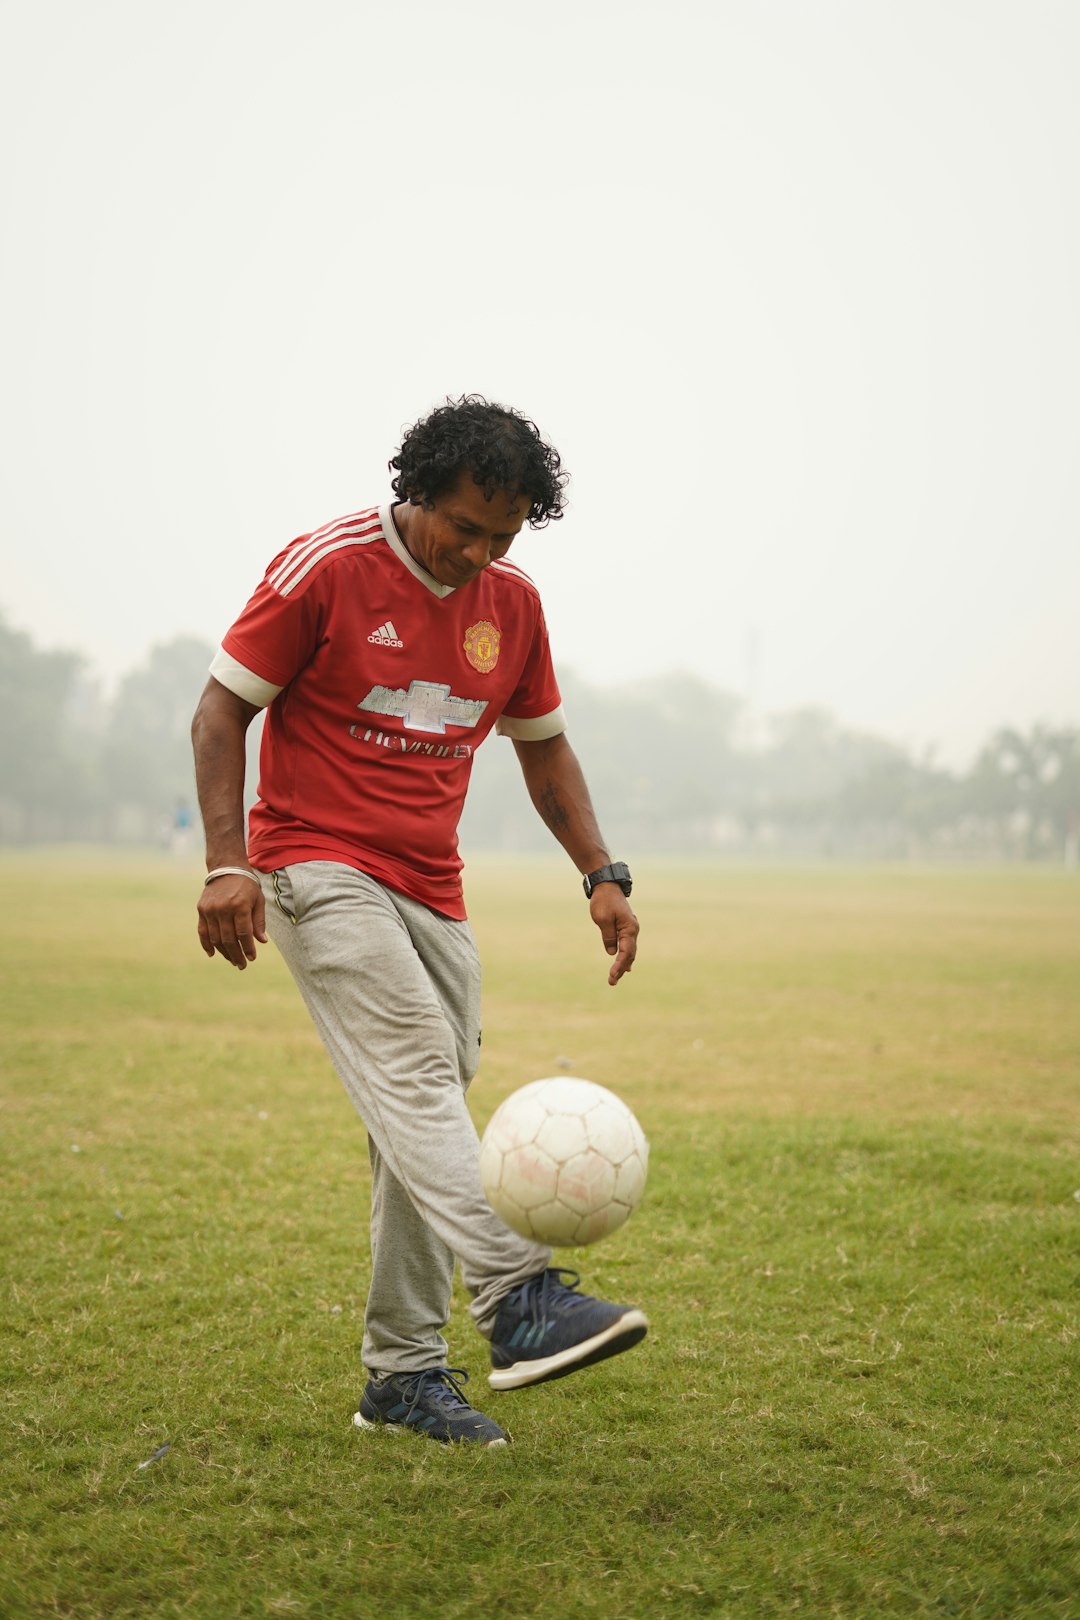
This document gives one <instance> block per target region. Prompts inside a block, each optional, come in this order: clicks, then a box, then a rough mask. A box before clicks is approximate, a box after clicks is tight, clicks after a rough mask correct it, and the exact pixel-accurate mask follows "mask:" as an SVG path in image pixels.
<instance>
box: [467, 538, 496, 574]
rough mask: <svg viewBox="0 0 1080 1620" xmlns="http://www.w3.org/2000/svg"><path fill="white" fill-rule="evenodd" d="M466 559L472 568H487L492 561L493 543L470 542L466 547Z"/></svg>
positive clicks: (487, 541) (482, 541) (486, 541)
mask: <svg viewBox="0 0 1080 1620" xmlns="http://www.w3.org/2000/svg"><path fill="white" fill-rule="evenodd" d="M465 557H466V559H467V561H468V563H469V566H470V568H486V567H487V565H488V563H489V562H490V561H491V541H490V540H470V542H469V544H468V545H467V546H466V547H465Z"/></svg>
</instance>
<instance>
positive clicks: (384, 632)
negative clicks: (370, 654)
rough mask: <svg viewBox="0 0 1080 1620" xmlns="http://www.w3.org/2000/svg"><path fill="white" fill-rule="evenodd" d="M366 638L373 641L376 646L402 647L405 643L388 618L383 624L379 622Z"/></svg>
mask: <svg viewBox="0 0 1080 1620" xmlns="http://www.w3.org/2000/svg"><path fill="white" fill-rule="evenodd" d="M368 640H369V641H370V642H373V643H374V645H375V646H376V647H404V645H405V643H404V642H403V641H402V639H401V637H400V636H399V635H398V633H397V631H396V630H395V629H394V626H393V624H392V623H391V621H390V620H389V619H387V621H386V623H385V624H380V626H379V628H378V629H377V630H373V631H372V632H371V634H370V636H368Z"/></svg>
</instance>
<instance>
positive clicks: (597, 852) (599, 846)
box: [514, 732, 638, 985]
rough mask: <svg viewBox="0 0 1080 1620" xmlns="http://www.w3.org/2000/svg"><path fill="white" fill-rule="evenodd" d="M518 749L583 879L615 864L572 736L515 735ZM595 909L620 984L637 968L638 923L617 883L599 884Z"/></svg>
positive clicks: (613, 977) (612, 978) (537, 800)
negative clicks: (534, 737)
mask: <svg viewBox="0 0 1080 1620" xmlns="http://www.w3.org/2000/svg"><path fill="white" fill-rule="evenodd" d="M514 748H515V749H516V750H517V757H518V761H519V763H520V765H521V771H522V775H523V776H524V778H525V786H526V787H527V788H528V790H529V797H530V798H531V799H532V802H533V804H534V805H535V806H536V809H537V813H538V814H539V816H540V818H541V820H542V821H544V822H545V823H546V824H547V826H548V827H550V829H551V831H552V832H553V833H554V834H555V837H556V838H557V839H558V840H559V843H560V844H561V845H562V847H563V849H565V851H566V853H567V854H568V855H569V857H570V859H571V860H572V861H573V863H574V865H575V866H576V867H577V869H578V871H579V872H580V873H581V874H582V876H583V877H584V876H586V875H587V874H588V873H590V872H596V871H598V870H599V868H600V867H602V866H608V865H610V863H611V854H610V852H609V850H608V848H607V845H606V844H605V843H604V840H603V839H602V838H601V836H600V828H599V826H598V825H597V821H596V812H595V811H594V810H593V807H592V800H591V799H590V797H589V789H588V787H587V786H586V784H585V777H584V775H583V773H582V769H581V766H580V765H579V764H578V758H577V755H576V754H575V753H574V750H573V749H572V748H571V746H570V744H569V742H568V741H567V739H566V733H565V732H560V733H559V735H558V736H557V737H545V738H543V739H542V740H541V741H539V742H522V741H519V740H518V738H516V737H515V738H514ZM589 910H590V912H591V914H592V920H593V922H594V923H595V924H596V926H597V928H599V930H600V934H601V937H602V939H603V941H604V949H605V950H606V951H607V953H608V955H609V956H613V957H614V958H615V960H614V961H613V962H612V964H611V971H610V972H609V973H608V983H609V984H613V985H614V984H618V982H619V980H620V979H621V978H622V976H623V974H624V973H629V971H630V969H631V968H632V967H633V965H634V957H635V956H636V955H637V937H638V920H637V918H636V917H635V916H634V913H633V911H632V910H631V908H630V902H629V900H628V899H627V897H626V895H625V894H624V893H623V892H622V890H621V889H620V887H619V885H618V884H617V883H598V884H597V886H596V888H595V889H594V890H593V892H592V895H591V896H590V899H589Z"/></svg>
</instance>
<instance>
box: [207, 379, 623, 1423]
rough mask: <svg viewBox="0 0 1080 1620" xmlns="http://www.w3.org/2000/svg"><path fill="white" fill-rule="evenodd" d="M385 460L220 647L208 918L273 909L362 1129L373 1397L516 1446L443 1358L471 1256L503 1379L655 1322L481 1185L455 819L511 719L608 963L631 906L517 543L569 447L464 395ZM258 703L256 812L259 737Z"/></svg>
mask: <svg viewBox="0 0 1080 1620" xmlns="http://www.w3.org/2000/svg"><path fill="white" fill-rule="evenodd" d="M390 467H391V469H392V470H396V477H394V478H393V480H392V489H393V491H394V499H393V500H391V501H389V502H388V503H387V504H386V505H383V506H372V507H366V508H364V509H362V510H361V511H358V512H354V513H351V514H350V515H349V516H347V517H343V518H338V519H336V520H335V521H334V522H332V523H327V524H324V525H323V527H322V528H320V529H316V530H314V531H313V532H312V533H311V534H305V535H302V536H301V537H300V538H299V539H297V540H294V541H293V542H292V544H290V545H288V546H286V547H285V549H284V550H283V551H281V552H279V553H278V555H277V556H276V557H275V558H274V560H273V562H271V564H270V566H269V568H268V569H267V571H266V574H265V576H264V578H263V581H262V583H261V584H260V585H259V587H258V589H257V590H256V592H255V594H254V596H252V598H251V600H250V602H249V603H248V605H247V607H246V608H245V609H244V611H243V612H242V613H241V615H240V617H239V618H238V619H237V621H236V623H235V624H234V625H233V626H232V628H231V629H230V630H229V631H228V633H227V634H226V636H225V639H224V641H223V642H222V645H221V650H220V651H219V652H218V654H217V656H216V657H215V659H214V661H213V663H212V665H211V670H210V680H209V682H208V684H207V687H206V690H205V691H204V693H203V695H202V699H201V701H200V703H199V707H198V710H197V712H196V715H195V721H194V725H193V728H192V736H193V740H194V745H195V760H196V774H197V779H198V786H199V802H200V805H201V807H202V815H203V822H204V824H205V827H206V855H207V866H208V868H209V875H208V876H207V879H206V883H205V887H204V889H203V892H202V897H201V899H200V901H199V908H198V909H199V937H200V939H201V942H202V947H203V949H204V950H205V951H206V953H207V955H208V956H213V955H214V954H215V953H217V954H219V955H221V956H223V957H225V959H226V960H227V961H228V962H231V963H232V965H233V966H234V967H236V968H245V967H246V966H247V964H248V963H249V962H253V961H254V960H255V949H256V941H259V942H265V941H266V939H267V937H268V932H267V931H269V935H270V936H271V937H272V938H273V940H274V943H275V944H276V945H277V946H278V948H279V950H280V951H281V953H282V955H283V956H284V958H285V960H286V962H287V963H288V966H289V968H290V970H291V972H292V974H293V976H294V978H295V979H296V982H297V985H298V986H299V989H300V993H301V995H302V996H303V998H304V1001H305V1003H306V1004H307V1007H308V1011H309V1012H310V1014H311V1016H312V1018H313V1020H314V1022H315V1025H316V1027H317V1028H318V1030H319V1033H320V1035H321V1036H322V1039H323V1041H324V1043H325V1046H326V1049H327V1052H328V1053H329V1055H330V1057H331V1059H332V1061H333V1063H334V1066H335V1067H336V1069H337V1071H338V1074H339V1075H340V1076H341V1079H342V1081H343V1082H344V1084H345V1087H346V1090H347V1091H348V1093H349V1096H350V1097H351V1098H352V1100H353V1102H354V1104H355V1105H356V1108H357V1111H358V1112H359V1114H360V1117H361V1118H362V1120H363V1121H364V1124H365V1125H366V1127H367V1131H368V1141H369V1152H370V1157H371V1171H372V1212H371V1250H372V1276H371V1286H370V1292H369V1294H368V1300H367V1310H366V1315H365V1331H364V1342H363V1361H364V1366H365V1368H366V1371H367V1374H368V1379H367V1384H366V1388H365V1389H364V1391H363V1395H362V1398H361V1402H360V1410H359V1412H357V1414H356V1417H355V1419H354V1421H355V1422H356V1423H357V1424H358V1425H359V1426H360V1427H362V1428H370V1427H372V1426H374V1425H378V1424H391V1425H403V1426H408V1427H414V1428H417V1429H419V1430H420V1431H421V1432H422V1433H425V1434H427V1435H430V1436H431V1437H432V1438H433V1439H437V1440H456V1441H471V1442H475V1443H479V1444H480V1445H501V1444H504V1443H505V1441H506V1436H505V1434H504V1433H503V1431H502V1429H500V1428H499V1426H498V1424H496V1423H494V1422H493V1421H492V1420H491V1419H490V1418H488V1417H486V1416H484V1415H483V1414H481V1413H480V1412H477V1411H475V1410H474V1409H473V1407H472V1406H471V1405H470V1404H469V1402H468V1401H467V1400H466V1398H465V1395H464V1393H463V1387H462V1386H463V1384H464V1382H465V1380H466V1378H467V1374H465V1373H464V1372H463V1371H462V1370H461V1369H458V1368H451V1367H448V1366H447V1344H446V1340H445V1339H444V1338H443V1335H442V1328H443V1327H444V1326H445V1324H446V1322H447V1321H448V1319H449V1314H450V1298H451V1282H452V1276H453V1269H454V1261H455V1258H456V1259H457V1260H458V1261H459V1262H460V1264H461V1271H462V1276H463V1278H464V1281H465V1284H466V1287H467V1288H468V1291H469V1293H470V1295H471V1296H472V1304H471V1307H470V1309H471V1313H472V1316H473V1319H474V1321H475V1324H476V1326H477V1328H478V1329H479V1331H480V1333H481V1334H482V1335H483V1336H484V1337H485V1338H486V1339H488V1340H489V1341H490V1345H491V1363H492V1369H493V1370H492V1372H491V1374H490V1375H489V1382H490V1383H491V1384H492V1386H493V1387H494V1388H496V1389H513V1388H517V1387H519V1386H521V1385H525V1384H536V1383H541V1382H543V1381H544V1380H545V1379H549V1378H557V1377H561V1376H563V1375H564V1374H566V1373H568V1372H573V1371H574V1370H575V1369H577V1368H579V1367H585V1366H588V1365H590V1364H591V1363H593V1362H597V1361H601V1360H603V1359H604V1358H606V1357H608V1356H613V1355H616V1354H618V1353H619V1352H620V1351H623V1350H627V1349H629V1348H630V1346H631V1345H634V1344H636V1343H637V1342H638V1341H639V1340H640V1339H641V1338H643V1337H644V1334H645V1331H646V1326H647V1324H646V1320H645V1317H644V1316H643V1315H642V1313H641V1312H640V1311H638V1310H634V1309H632V1308H629V1307H627V1306H623V1305H612V1304H608V1303H606V1302H604V1301H602V1300H599V1299H594V1298H592V1297H591V1296H589V1295H588V1294H584V1293H582V1292H580V1290H579V1288H578V1279H577V1276H576V1275H575V1274H574V1273H573V1272H566V1271H560V1270H559V1269H557V1268H553V1267H552V1266H551V1258H552V1255H551V1250H550V1249H547V1248H544V1247H542V1246H540V1245H539V1244H536V1243H532V1242H529V1241H527V1240H526V1239H524V1238H521V1237H518V1236H517V1235H516V1234H515V1233H514V1232H511V1231H510V1229H509V1228H508V1227H506V1226H504V1225H503V1223H502V1221H501V1220H500V1219H499V1218H498V1217H497V1216H496V1215H495V1214H494V1213H493V1211H492V1210H491V1209H490V1207H489V1206H488V1203H487V1201H486V1199H485V1197H484V1194H483V1191H482V1189H481V1183H480V1170H479V1145H478V1141H477V1136H476V1131H475V1128H474V1126H473V1123H472V1120H471V1118H470V1115H469V1112H468V1109H467V1107H466V1103H465V1090H466V1088H467V1086H468V1084H469V1081H470V1080H471V1079H472V1077H473V1075H474V1073H475V1072H476V1068H477V1065H478V1061H479V1048H480V963H479V959H478V956H477V950H476V943H475V941H474V938H473V935H472V931H471V929H470V927H469V924H468V922H467V920H466V913H465V906H464V903H463V899H462V887H461V861H460V858H459V856H458V851H457V825H458V820H459V818H460V815H461V810H462V806H463V804H464V800H465V792H466V789H467V787H468V783H469V773H470V771H471V768H472V760H473V755H474V753H475V751H476V749H477V748H478V747H479V746H480V744H481V743H482V742H483V740H484V738H485V737H486V736H487V734H488V732H489V731H491V729H492V728H493V727H494V728H495V729H496V730H497V731H498V732H500V733H501V734H502V735H503V736H504V737H509V738H510V739H511V741H512V742H513V745H514V748H515V749H516V751H517V756H518V759H519V761H520V764H521V769H522V772H523V773H524V777H525V782H526V784H527V787H528V790H529V793H530V795H531V797H532V801H533V804H534V805H535V806H536V808H537V810H538V812H539V814H540V815H541V817H542V818H543V820H544V821H545V822H546V823H547V825H548V826H549V827H550V829H551V831H552V832H553V834H554V835H555V837H556V838H557V839H558V840H559V842H560V843H561V844H562V846H563V848H564V849H565V850H566V852H567V854H568V855H569V857H570V859H571V860H572V861H573V863H574V865H575V866H576V867H577V869H578V871H579V872H580V873H581V874H583V878H584V887H585V892H586V894H587V895H588V896H589V908H590V912H591V915H592V920H593V922H594V923H595V924H596V926H597V928H598V929H599V930H600V934H601V938H602V940H603V944H604V948H605V950H606V951H607V953H608V955H609V956H610V957H611V958H612V961H611V964H610V971H609V973H608V982H609V983H610V984H612V985H615V984H617V983H618V981H619V980H620V979H621V978H622V976H623V974H624V973H628V972H629V971H630V968H631V965H632V964H633V961H634V956H635V952H636V948H637V935H638V924H637V919H636V918H635V916H634V913H633V911H632V910H631V908H630V903H629V899H628V896H629V894H630V874H629V872H628V870H627V868H626V866H625V865H624V864H623V863H622V862H617V863H615V864H612V861H611V854H610V851H609V850H608V848H607V845H606V844H605V843H604V840H603V839H602V837H601V836H600V830H599V827H598V826H597V821H596V817H595V815H594V813H593V808H592V804H591V802H590V799H589V793H588V789H587V787H586V785H585V780H584V777H583V776H582V772H581V768H580V766H579V764H578V761H577V758H576V757H575V754H574V752H573V749H572V748H571V747H570V744H569V742H568V741H567V737H566V720H565V718H564V715H563V710H562V706H561V702H560V696H559V689H558V685H557V683H556V680H555V674H554V670H553V668H552V663H551V655H550V651H549V648H548V637H547V629H546V627H545V624H544V615H543V611H542V608H541V605H540V598H539V596H538V594H537V591H536V587H535V585H534V584H533V583H532V581H531V580H530V579H529V577H528V575H526V574H524V573H523V572H522V571H521V569H520V568H518V567H517V566H516V565H515V564H514V563H512V562H511V561H509V559H508V557H507V553H508V552H509V550H510V547H511V545H512V543H513V541H514V540H515V539H516V538H517V536H518V534H519V532H520V531H521V529H522V528H523V526H524V525H525V524H529V525H530V526H531V527H532V528H542V527H543V526H544V525H545V524H546V523H547V522H548V521H549V520H551V519H555V518H559V517H561V515H562V508H563V505H564V501H565V494H564V486H565V484H566V475H565V474H564V473H563V472H562V470H561V464H560V460H559V456H558V454H557V452H556V451H555V450H554V449H553V448H552V446H550V445H549V444H546V443H545V442H544V440H543V439H542V438H541V436H540V434H539V432H538V430H537V429H536V427H535V426H534V424H533V423H532V422H530V421H529V420H528V419H527V418H526V417H524V416H522V415H521V414H519V413H518V412H517V411H514V410H509V409H506V408H504V407H502V406H500V405H494V404H490V403H489V402H488V401H486V400H484V399H481V398H479V397H477V396H475V395H469V396H466V397H465V398H463V399H460V400H458V401H456V402H447V404H445V405H443V406H440V407H439V408H438V409H437V410H435V411H433V412H432V413H431V415H429V416H428V417H426V418H425V419H424V420H422V421H420V422H418V423H417V424H416V425H415V426H414V427H413V428H411V429H410V430H409V431H408V433H407V434H406V435H405V438H404V442H403V443H402V446H401V449H400V450H399V451H398V453H397V455H396V456H395V457H394V458H393V460H392V461H391V462H390ZM597 611H598V613H600V614H601V615H602V614H603V613H604V612H605V608H604V606H603V604H598V608H597ZM262 708H268V711H269V712H268V714H267V719H266V725H265V729H264V732H263V741H262V756H261V764H260V781H259V799H258V801H257V803H256V804H255V806H254V808H253V810H252V811H251V816H250V822H249V826H248V828H247V831H246V835H245V827H244V812H243V794H244V735H245V732H246V730H247V728H248V726H249V725H250V723H251V721H252V720H253V719H254V717H255V715H256V714H257V713H258V712H259V710H260V709H262ZM523 922H524V923H525V924H526V925H527V923H528V918H527V916H525V917H523Z"/></svg>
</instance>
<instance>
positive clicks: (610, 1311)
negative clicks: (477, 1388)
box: [488, 1267, 649, 1389]
mask: <svg viewBox="0 0 1080 1620" xmlns="http://www.w3.org/2000/svg"><path fill="white" fill-rule="evenodd" d="M564 1279H566V1280H565V1281H564ZM578 1281H579V1278H578V1274H577V1272H576V1271H562V1270H560V1269H559V1268H558V1267H550V1268H549V1269H548V1270H547V1271H541V1272H540V1274H539V1276H536V1277H530V1278H529V1279H528V1281H527V1282H523V1283H522V1284H521V1285H520V1287H518V1288H515V1289H514V1291H513V1292H512V1293H510V1294H507V1296H506V1298H505V1299H503V1300H500V1302H499V1308H498V1310H497V1312H496V1313H495V1330H494V1332H493V1333H492V1335H491V1365H492V1367H493V1369H494V1370H493V1371H492V1372H490V1373H488V1383H489V1384H490V1385H491V1387H492V1389H520V1388H521V1386H522V1385H523V1384H542V1383H544V1382H545V1381H546V1380H547V1379H549V1378H565V1377H566V1375H567V1373H572V1372H577V1370H578V1368H579V1367H589V1366H591V1365H592V1363H593V1362H594V1361H604V1360H606V1358H607V1357H608V1356H617V1355H618V1354H619V1353H620V1351H622V1350H629V1349H630V1347H631V1345H634V1344H637V1343H638V1342H639V1340H641V1339H643V1338H644V1337H645V1335H646V1333H647V1332H648V1331H649V1324H648V1321H647V1319H646V1317H645V1315H644V1313H643V1312H642V1311H636V1310H633V1309H632V1308H631V1307H630V1306H629V1305H609V1304H608V1303H607V1302H606V1300H602V1299H593V1298H592V1297H591V1295H589V1294H579V1293H578V1291H577V1285H578Z"/></svg>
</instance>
